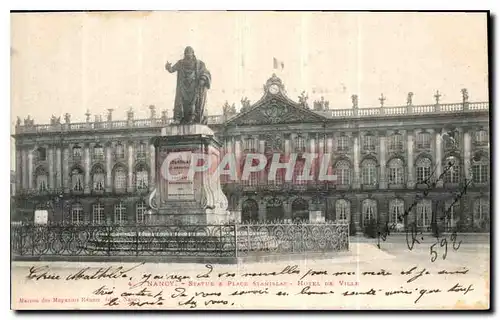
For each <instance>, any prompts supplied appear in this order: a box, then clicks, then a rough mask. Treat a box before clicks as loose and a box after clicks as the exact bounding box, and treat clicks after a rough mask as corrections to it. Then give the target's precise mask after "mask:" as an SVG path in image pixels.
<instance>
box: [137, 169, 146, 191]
mask: <svg viewBox="0 0 500 320" xmlns="http://www.w3.org/2000/svg"><path fill="white" fill-rule="evenodd" d="M148 183H149V174H148V171H147V170H146V167H145V166H144V165H139V166H137V168H136V172H135V187H136V189H137V190H147V189H148V185H149V184H148Z"/></svg>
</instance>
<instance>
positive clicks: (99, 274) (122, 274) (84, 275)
mask: <svg viewBox="0 0 500 320" xmlns="http://www.w3.org/2000/svg"><path fill="white" fill-rule="evenodd" d="M143 264H144V262H141V263H140V264H138V265H135V266H133V267H131V268H128V269H125V268H124V267H122V266H119V267H116V268H115V267H107V268H98V269H97V270H96V271H95V272H92V271H91V268H90V267H85V268H83V269H81V270H79V271H78V272H76V273H75V274H70V275H69V276H67V277H66V280H75V281H76V280H102V279H119V278H127V277H128V275H127V273H128V272H130V271H132V270H134V269H136V268H138V267H140V266H142V265H143Z"/></svg>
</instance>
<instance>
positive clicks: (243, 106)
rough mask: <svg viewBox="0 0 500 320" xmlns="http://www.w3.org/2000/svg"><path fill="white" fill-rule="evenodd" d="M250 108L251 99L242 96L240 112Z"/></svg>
mask: <svg viewBox="0 0 500 320" xmlns="http://www.w3.org/2000/svg"><path fill="white" fill-rule="evenodd" d="M248 110H250V100H249V99H248V98H247V97H245V98H241V110H240V112H247V111H248Z"/></svg>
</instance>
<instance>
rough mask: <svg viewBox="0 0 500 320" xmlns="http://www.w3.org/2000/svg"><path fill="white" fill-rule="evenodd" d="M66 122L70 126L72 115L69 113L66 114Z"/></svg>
mask: <svg viewBox="0 0 500 320" xmlns="http://www.w3.org/2000/svg"><path fill="white" fill-rule="evenodd" d="M64 121H66V123H68V124H69V123H70V122H71V115H70V114H69V113H65V114H64Z"/></svg>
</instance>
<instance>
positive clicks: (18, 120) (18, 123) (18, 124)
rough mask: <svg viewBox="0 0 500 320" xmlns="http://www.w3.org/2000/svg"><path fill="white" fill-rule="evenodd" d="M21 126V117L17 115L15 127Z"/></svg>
mask: <svg viewBox="0 0 500 320" xmlns="http://www.w3.org/2000/svg"><path fill="white" fill-rule="evenodd" d="M19 126H21V118H19V117H17V121H16V127H19Z"/></svg>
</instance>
